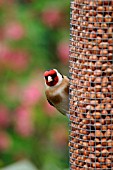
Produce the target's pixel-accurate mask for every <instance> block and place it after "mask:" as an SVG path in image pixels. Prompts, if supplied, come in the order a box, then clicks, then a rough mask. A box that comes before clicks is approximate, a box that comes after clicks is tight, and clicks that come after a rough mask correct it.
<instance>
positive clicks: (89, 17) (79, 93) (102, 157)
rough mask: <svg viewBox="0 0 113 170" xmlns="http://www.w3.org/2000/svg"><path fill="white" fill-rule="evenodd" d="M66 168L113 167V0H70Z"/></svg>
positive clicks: (104, 169) (91, 169)
mask: <svg viewBox="0 0 113 170" xmlns="http://www.w3.org/2000/svg"><path fill="white" fill-rule="evenodd" d="M70 22H71V31H70V142H69V147H70V169H71V170H85V169H88V170H96V169H98V170H113V0H72V1H71V20H70Z"/></svg>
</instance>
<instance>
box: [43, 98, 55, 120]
mask: <svg viewBox="0 0 113 170" xmlns="http://www.w3.org/2000/svg"><path fill="white" fill-rule="evenodd" d="M43 108H44V113H45V114H46V115H47V116H49V117H52V116H55V115H56V109H55V108H54V107H53V106H51V105H50V104H49V103H48V102H47V101H46V102H45V103H44V106H43Z"/></svg>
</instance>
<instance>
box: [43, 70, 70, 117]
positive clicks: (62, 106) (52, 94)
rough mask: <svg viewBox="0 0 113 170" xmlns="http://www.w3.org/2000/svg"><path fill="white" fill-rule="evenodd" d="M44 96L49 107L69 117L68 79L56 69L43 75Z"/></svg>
mask: <svg viewBox="0 0 113 170" xmlns="http://www.w3.org/2000/svg"><path fill="white" fill-rule="evenodd" d="M44 79H45V88H46V89H45V94H46V97H47V100H48V102H49V103H50V105H52V106H54V107H55V108H56V109H57V110H58V111H59V112H61V113H62V114H63V115H67V116H68V117H69V111H68V110H69V78H68V77H67V76H64V75H62V74H61V73H59V72H58V71H57V70H56V69H51V70H47V71H45V73H44Z"/></svg>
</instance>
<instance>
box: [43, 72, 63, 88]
mask: <svg viewBox="0 0 113 170" xmlns="http://www.w3.org/2000/svg"><path fill="white" fill-rule="evenodd" d="M44 78H45V84H46V85H47V86H49V87H52V86H57V85H59V84H60V83H61V82H62V79H63V76H62V74H61V73H59V72H58V71H57V70H56V69H51V70H47V71H45V73H44Z"/></svg>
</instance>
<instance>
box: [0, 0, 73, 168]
mask: <svg viewBox="0 0 113 170" xmlns="http://www.w3.org/2000/svg"><path fill="white" fill-rule="evenodd" d="M69 6H70V1H69V0H62V1H61V0H57V1H53V0H0V169H1V168H2V167H5V166H8V165H10V164H12V163H14V162H17V161H19V160H24V159H27V160H30V162H32V163H33V164H34V165H35V166H36V167H37V168H38V169H39V170H61V169H62V170H63V169H67V168H68V167H69V165H68V159H69V154H68V120H67V118H66V117H64V116H62V115H61V114H60V113H58V112H57V111H56V110H55V109H54V108H53V107H51V106H50V105H49V104H48V103H47V101H46V98H45V94H44V80H43V72H44V71H45V70H46V69H50V68H57V69H58V70H59V71H60V72H62V73H63V74H68V44H69V13H70V9H69Z"/></svg>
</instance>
